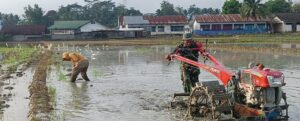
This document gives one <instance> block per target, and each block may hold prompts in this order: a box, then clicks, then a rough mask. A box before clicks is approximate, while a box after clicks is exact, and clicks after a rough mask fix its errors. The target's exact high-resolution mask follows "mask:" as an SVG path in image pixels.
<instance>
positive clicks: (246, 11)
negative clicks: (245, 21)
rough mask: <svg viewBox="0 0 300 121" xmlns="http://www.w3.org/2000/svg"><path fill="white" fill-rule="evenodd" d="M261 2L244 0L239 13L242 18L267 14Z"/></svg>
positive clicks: (259, 0) (258, 0)
mask: <svg viewBox="0 0 300 121" xmlns="http://www.w3.org/2000/svg"><path fill="white" fill-rule="evenodd" d="M260 2H261V0H244V2H243V3H242V7H241V9H240V13H241V15H242V17H257V16H266V14H267V12H266V9H265V6H264V4H261V3H260Z"/></svg>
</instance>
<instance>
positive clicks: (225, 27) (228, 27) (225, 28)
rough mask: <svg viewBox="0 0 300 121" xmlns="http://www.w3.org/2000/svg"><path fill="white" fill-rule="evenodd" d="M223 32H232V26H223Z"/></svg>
mask: <svg viewBox="0 0 300 121" xmlns="http://www.w3.org/2000/svg"><path fill="white" fill-rule="evenodd" d="M223 30H232V24H223Z"/></svg>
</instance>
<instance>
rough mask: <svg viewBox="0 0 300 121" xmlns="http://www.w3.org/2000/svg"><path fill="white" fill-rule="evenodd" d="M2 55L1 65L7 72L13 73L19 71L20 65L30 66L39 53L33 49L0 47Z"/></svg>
mask: <svg viewBox="0 0 300 121" xmlns="http://www.w3.org/2000/svg"><path fill="white" fill-rule="evenodd" d="M0 53H1V55H2V60H1V61H0V64H1V65H3V66H4V70H5V71H8V72H10V73H11V72H15V71H17V70H16V69H17V67H18V66H19V65H20V64H24V63H25V64H26V65H29V64H30V63H31V61H33V59H35V57H36V56H37V53H38V51H37V49H34V48H31V47H13V48H10V47H0ZM2 69H3V68H2Z"/></svg>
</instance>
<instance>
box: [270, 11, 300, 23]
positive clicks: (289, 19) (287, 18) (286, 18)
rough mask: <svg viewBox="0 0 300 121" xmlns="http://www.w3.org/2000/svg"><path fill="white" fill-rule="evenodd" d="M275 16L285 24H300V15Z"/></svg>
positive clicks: (283, 14)
mask: <svg viewBox="0 0 300 121" xmlns="http://www.w3.org/2000/svg"><path fill="white" fill-rule="evenodd" d="M275 15H276V16H277V17H278V18H279V19H280V20H282V21H284V22H300V13H277V14H275Z"/></svg>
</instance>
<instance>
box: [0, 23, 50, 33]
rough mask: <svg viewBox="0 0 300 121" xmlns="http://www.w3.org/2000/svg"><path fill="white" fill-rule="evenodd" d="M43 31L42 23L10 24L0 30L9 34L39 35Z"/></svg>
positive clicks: (44, 28)
mask: <svg viewBox="0 0 300 121" xmlns="http://www.w3.org/2000/svg"><path fill="white" fill-rule="evenodd" d="M45 32H46V26H44V25H10V26H6V27H3V29H2V30H1V33H3V34H10V35H41V34H45Z"/></svg>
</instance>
